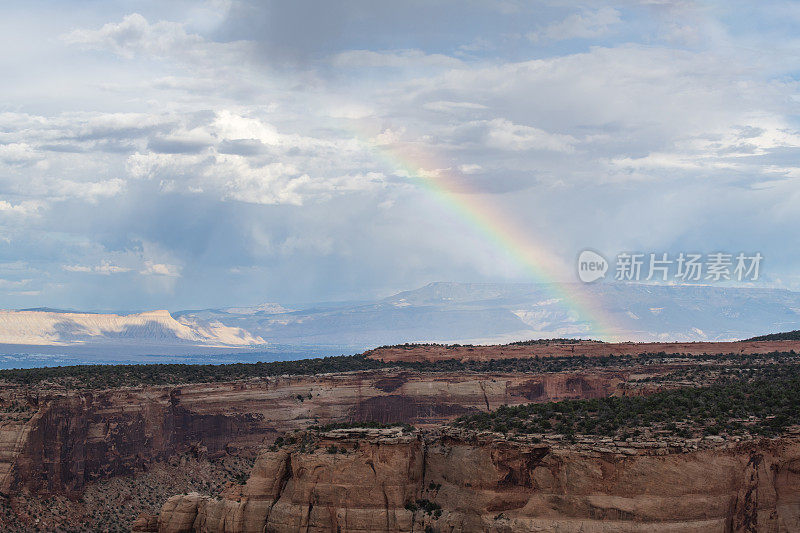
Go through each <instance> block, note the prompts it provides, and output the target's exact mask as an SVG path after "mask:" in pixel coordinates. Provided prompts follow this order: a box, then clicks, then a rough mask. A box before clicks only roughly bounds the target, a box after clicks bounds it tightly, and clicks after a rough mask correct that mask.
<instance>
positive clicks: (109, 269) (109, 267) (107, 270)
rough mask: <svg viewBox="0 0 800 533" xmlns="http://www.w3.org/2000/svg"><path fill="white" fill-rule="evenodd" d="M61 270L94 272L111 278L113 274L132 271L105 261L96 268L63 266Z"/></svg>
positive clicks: (95, 266)
mask: <svg viewBox="0 0 800 533" xmlns="http://www.w3.org/2000/svg"><path fill="white" fill-rule="evenodd" d="M61 268H62V269H63V270H66V271H67V272H85V273H90V272H94V273H96V274H102V275H104V276H109V275H111V274H121V273H124V272H130V271H131V269H130V268H128V267H124V266H119V265H115V264H112V263H110V262H108V261H105V260H104V261H102V262H101V263H100V264H99V265H94V266H87V265H62V266H61Z"/></svg>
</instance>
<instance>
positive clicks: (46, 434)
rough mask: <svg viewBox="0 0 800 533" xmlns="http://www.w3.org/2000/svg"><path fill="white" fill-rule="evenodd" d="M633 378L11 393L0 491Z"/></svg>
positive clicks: (1, 438)
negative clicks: (350, 424) (305, 432)
mask: <svg viewBox="0 0 800 533" xmlns="http://www.w3.org/2000/svg"><path fill="white" fill-rule="evenodd" d="M626 379H627V374H626V373H621V372H599V373H598V372H595V373H593V374H583V373H561V374H546V375H535V376H534V375H524V374H465V373H461V374H456V373H409V372H400V371H391V370H387V371H371V372H354V373H346V374H330V375H320V376H283V377H277V378H266V379H256V380H250V381H242V382H231V383H211V384H193V385H185V386H179V387H165V386H162V387H140V388H129V389H115V390H106V391H93V392H67V391H61V392H57V391H52V390H48V391H44V392H41V394H40V393H38V392H37V391H27V390H26V391H23V390H22V389H21V388H13V387H10V388H8V389H7V390H5V391H4V392H3V393H2V394H0V396H2V398H0V401H2V402H6V403H9V402H11V401H12V398H13V399H14V400H13V401H15V402H18V403H19V404H23V403H24V404H25V406H26V407H25V408H26V409H27V410H28V411H26V413H27V414H26V415H25V416H24V417H16V418H19V419H16V418H8V419H2V420H0V492H8V491H9V490H14V489H18V488H25V489H28V490H30V491H33V492H67V493H73V492H74V493H77V492H80V491H81V490H82V489H83V487H84V486H85V484H86V483H88V482H91V481H93V480H97V479H103V478H108V477H111V476H115V475H125V474H129V473H131V472H134V471H136V470H137V469H139V468H143V467H145V466H146V465H147V464H148V463H150V462H152V461H154V460H161V459H165V458H168V457H169V456H171V455H174V454H179V453H183V452H184V451H187V450H189V449H191V448H195V449H198V450H203V451H204V452H207V453H208V454H211V455H214V454H221V453H224V452H225V451H235V450H238V451H239V452H243V451H244V452H247V451H248V450H253V453H255V450H258V449H260V448H261V447H263V446H264V445H265V444H269V443H270V442H272V441H273V440H274V439H275V437H276V436H277V435H279V434H282V433H283V432H285V431H288V430H295V429H300V428H303V427H306V426H308V425H309V424H313V423H321V424H326V423H330V422H341V421H366V420H375V421H378V422H382V423H389V422H409V423H412V424H417V425H423V426H424V425H435V424H439V423H442V422H445V421H448V420H451V419H453V418H455V417H456V416H459V415H461V414H463V413H466V412H470V411H475V410H489V409H495V408H497V407H499V406H500V405H502V404H511V405H513V404H519V403H527V402H531V401H548V400H558V399H564V398H586V397H601V396H608V395H611V394H624V393H626V392H625V391H626V389H625V380H626ZM9 404H10V403H9ZM0 407H1V406H0ZM0 410H2V409H1V408H0Z"/></svg>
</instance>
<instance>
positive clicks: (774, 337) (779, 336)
mask: <svg viewBox="0 0 800 533" xmlns="http://www.w3.org/2000/svg"><path fill="white" fill-rule="evenodd" d="M749 341H800V329H796V330H794V331H785V332H783V333H770V334H769V335H759V336H758V337H752V338H750V339H746V340H745V341H743V342H749Z"/></svg>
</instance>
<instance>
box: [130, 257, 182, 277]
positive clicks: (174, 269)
mask: <svg viewBox="0 0 800 533" xmlns="http://www.w3.org/2000/svg"><path fill="white" fill-rule="evenodd" d="M139 273H140V274H143V275H145V276H166V277H169V278H177V277H180V275H181V267H179V266H177V265H168V264H165V263H153V262H152V261H145V263H144V268H142V270H140V271H139Z"/></svg>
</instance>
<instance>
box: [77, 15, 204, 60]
mask: <svg viewBox="0 0 800 533" xmlns="http://www.w3.org/2000/svg"><path fill="white" fill-rule="evenodd" d="M64 41H65V42H67V43H68V44H80V45H84V46H87V47H90V48H95V49H100V50H110V51H112V52H114V53H116V54H118V55H121V56H123V57H127V58H132V57H133V56H134V55H136V54H139V53H146V54H151V55H157V56H159V55H160V56H163V55H166V54H171V53H173V52H174V50H175V49H176V48H182V49H186V48H190V47H192V46H197V45H198V44H200V43H202V42H203V39H202V38H201V37H199V36H198V35H191V34H188V33H186V30H185V28H184V26H183V24H179V23H176V22H167V21H160V22H156V23H155V24H150V23H149V22H148V21H147V19H145V18H144V17H143V16H142V15H140V14H139V13H132V14H130V15H126V16H125V17H124V18H123V19H122V22H109V23H108V24H105V25H104V26H103V27H102V28H100V29H98V30H86V29H78V30H74V31H72V32H70V33H68V34H67V35H65V36H64Z"/></svg>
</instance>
